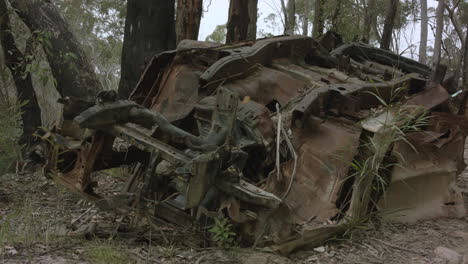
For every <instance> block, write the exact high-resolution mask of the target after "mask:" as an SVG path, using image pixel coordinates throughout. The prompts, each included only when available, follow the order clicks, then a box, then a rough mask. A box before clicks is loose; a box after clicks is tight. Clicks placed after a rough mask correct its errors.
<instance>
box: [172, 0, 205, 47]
mask: <svg viewBox="0 0 468 264" xmlns="http://www.w3.org/2000/svg"><path fill="white" fill-rule="evenodd" d="M202 11H203V0H177V20H176V34H177V44H179V43H180V42H181V41H182V40H184V39H193V40H197V39H198V32H199V31H200V20H201V16H202Z"/></svg>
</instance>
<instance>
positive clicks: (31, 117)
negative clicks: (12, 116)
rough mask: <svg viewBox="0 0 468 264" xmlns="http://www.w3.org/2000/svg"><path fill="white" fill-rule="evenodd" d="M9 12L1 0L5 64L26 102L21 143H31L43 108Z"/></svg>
mask: <svg viewBox="0 0 468 264" xmlns="http://www.w3.org/2000/svg"><path fill="white" fill-rule="evenodd" d="M9 12H10V10H8V8H7V3H6V0H0V17H1V19H0V41H1V44H2V47H3V53H4V56H5V64H6V66H7V67H8V68H9V69H10V71H11V74H12V75H13V80H14V82H15V86H16V91H17V94H18V99H19V100H20V101H21V102H23V103H26V104H25V105H24V106H22V107H21V111H22V114H21V118H22V120H23V134H22V135H21V137H20V140H19V143H20V144H26V145H29V144H30V143H31V142H33V141H34V137H33V134H34V131H35V130H36V129H37V128H38V127H40V126H41V125H42V122H41V109H40V108H39V103H38V102H37V98H36V93H35V92H34V87H33V84H32V80H31V74H30V73H29V72H26V65H27V63H28V60H26V58H25V56H24V54H23V53H22V52H21V51H20V50H19V49H18V47H17V45H16V42H15V39H14V37H13V34H12V29H11V24H10V17H9V14H8V13H9ZM11 12H13V11H11Z"/></svg>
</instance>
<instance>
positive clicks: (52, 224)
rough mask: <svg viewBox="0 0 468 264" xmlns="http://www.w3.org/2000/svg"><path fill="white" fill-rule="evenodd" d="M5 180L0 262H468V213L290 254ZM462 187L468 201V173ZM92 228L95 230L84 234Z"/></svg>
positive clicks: (33, 183) (37, 183) (36, 179)
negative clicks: (215, 242)
mask: <svg viewBox="0 0 468 264" xmlns="http://www.w3.org/2000/svg"><path fill="white" fill-rule="evenodd" d="M107 176H109V177H110V175H107ZM107 176H105V175H104V176H103V178H104V179H105V178H106V177H107ZM114 178H115V177H114ZM122 181H123V179H122ZM0 182H1V184H0V263H8V264H13V263H38V264H45V263H59V264H61V263H117V264H119V263H196V264H207V263H210V264H211V263H249V264H267V263H278V264H285V263H465V264H466V263H468V216H465V218H463V219H437V220H430V221H422V222H419V223H416V224H410V225H409V224H396V225H393V226H385V227H383V228H379V229H374V228H369V229H368V230H362V232H359V235H357V236H354V237H353V238H350V239H348V240H344V241H337V242H333V243H330V244H328V245H326V246H324V247H319V248H315V249H313V250H308V251H299V252H297V253H294V254H292V255H291V256H289V257H288V258H285V257H282V256H279V255H276V254H273V253H268V252H265V251H262V250H260V249H257V250H253V249H249V248H234V249H230V250H221V249H219V248H215V247H208V245H207V244H206V243H207V242H206V241H208V235H207V234H200V233H194V232H193V231H192V230H180V228H176V227H175V226H172V225H170V224H162V223H153V226H154V225H157V226H158V227H157V228H154V229H152V230H153V231H148V230H147V229H144V228H143V226H148V224H146V225H141V227H138V225H137V224H134V225H133V227H132V228H128V225H126V224H124V223H123V221H122V219H123V217H122V216H121V215H117V214H112V213H108V212H102V211H98V210H96V209H95V208H94V207H93V205H91V204H89V203H87V202H84V201H83V200H80V199H79V198H78V197H77V196H76V195H73V194H71V193H69V192H67V191H65V190H63V189H61V188H60V187H58V186H56V185H55V184H54V183H53V182H52V181H50V180H47V179H45V178H44V177H43V176H42V175H41V174H40V173H36V174H28V175H19V176H18V175H15V174H11V175H4V176H0ZM458 185H459V187H460V188H461V189H462V190H463V194H464V198H465V202H466V204H465V205H466V206H468V170H467V171H465V172H464V173H463V174H462V175H460V177H459V182H458ZM467 209H468V208H467ZM76 219H79V220H78V221H75V220H76ZM73 222H74V223H73ZM81 222H85V224H81ZM72 223H73V225H72ZM89 223H95V224H89ZM71 226H75V227H78V229H77V230H75V231H71V230H72V228H71ZM91 229H92V230H93V233H94V234H95V235H93V237H86V235H84V234H87V233H89V232H90V230H91Z"/></svg>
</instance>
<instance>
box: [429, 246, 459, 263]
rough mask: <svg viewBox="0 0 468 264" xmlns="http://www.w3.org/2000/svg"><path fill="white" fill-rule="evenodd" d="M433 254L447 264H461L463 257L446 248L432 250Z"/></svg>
mask: <svg viewBox="0 0 468 264" xmlns="http://www.w3.org/2000/svg"><path fill="white" fill-rule="evenodd" d="M434 253H435V254H436V255H437V256H439V257H441V258H443V259H445V260H447V261H448V264H459V263H462V259H463V256H462V255H460V254H458V252H456V251H455V250H451V249H449V248H446V247H437V248H436V249H434Z"/></svg>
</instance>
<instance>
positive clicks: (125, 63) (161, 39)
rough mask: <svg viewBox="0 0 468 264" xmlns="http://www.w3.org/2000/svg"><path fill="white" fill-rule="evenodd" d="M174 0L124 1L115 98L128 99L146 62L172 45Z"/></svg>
mask: <svg viewBox="0 0 468 264" xmlns="http://www.w3.org/2000/svg"><path fill="white" fill-rule="evenodd" d="M174 5H175V2H174V0H164V1H162V0H157V1H155V0H128V1H127V17H126V20H125V34H124V43H123V49H122V66H121V67H122V68H121V78H120V84H119V97H120V98H128V97H129V95H130V93H131V91H132V90H133V89H134V88H135V86H136V84H137V82H138V80H139V79H140V76H141V74H142V73H143V71H144V69H145V66H146V64H147V63H148V62H149V60H150V59H151V58H152V57H153V56H154V55H156V54H158V53H161V52H163V51H166V50H171V49H174V48H175V42H176V40H175V38H176V34H175V26H174V25H175V21H174V12H175V10H174Z"/></svg>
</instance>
